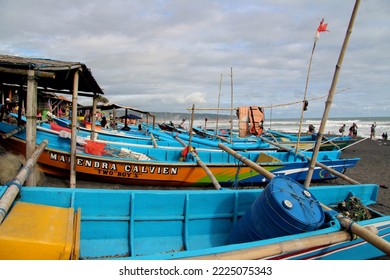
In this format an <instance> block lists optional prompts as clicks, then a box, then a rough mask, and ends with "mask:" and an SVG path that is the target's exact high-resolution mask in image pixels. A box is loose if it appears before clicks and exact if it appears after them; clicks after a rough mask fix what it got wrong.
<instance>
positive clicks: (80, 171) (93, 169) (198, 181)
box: [1, 136, 358, 187]
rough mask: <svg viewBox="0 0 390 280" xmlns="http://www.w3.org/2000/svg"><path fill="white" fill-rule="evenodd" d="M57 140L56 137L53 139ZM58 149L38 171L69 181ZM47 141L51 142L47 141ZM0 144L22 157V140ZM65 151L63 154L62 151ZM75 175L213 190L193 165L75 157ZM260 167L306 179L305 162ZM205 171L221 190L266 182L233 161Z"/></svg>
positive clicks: (342, 164) (317, 175) (335, 164)
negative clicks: (211, 176) (218, 184)
mask: <svg viewBox="0 0 390 280" xmlns="http://www.w3.org/2000/svg"><path fill="white" fill-rule="evenodd" d="M55 137H57V136H55ZM55 141H56V147H58V148H57V149H54V148H50V147H47V148H46V150H45V152H44V153H43V154H42V155H41V156H40V157H39V159H38V163H39V167H40V169H41V170H42V171H43V172H45V173H47V174H51V175H55V176H59V177H63V178H68V177H69V176H70V171H69V170H70V160H71V158H70V153H69V152H67V151H66V150H69V139H56V140H55ZM49 142H50V140H49ZM1 145H2V146H3V147H4V148H5V149H7V150H8V151H12V152H14V153H17V154H22V155H24V154H25V141H24V140H22V139H18V138H16V137H12V138H8V139H5V140H2V142H1ZM64 150H65V151H64ZM76 158H77V159H76V172H77V177H78V178H80V179H86V180H93V181H99V182H112V183H118V184H127V185H134V186H169V187H175V186H181V187H184V186H185V187H212V186H213V183H212V181H211V179H210V177H209V176H208V174H207V173H206V172H205V170H204V169H203V168H202V167H201V166H199V165H198V164H197V163H196V162H179V161H178V162H176V163H172V162H153V161H136V160H129V159H117V158H111V157H105V156H94V155H88V154H85V153H80V154H77V157H76ZM357 161H358V159H339V160H329V161H323V162H322V163H324V164H325V165H327V166H329V167H331V168H333V169H334V170H336V171H338V172H344V171H345V170H346V169H347V168H351V167H353V166H355V164H356V162H357ZM261 166H262V167H264V168H265V169H267V170H268V171H270V172H273V173H274V174H276V175H287V176H289V177H291V178H293V179H295V180H298V181H303V180H304V179H305V176H306V173H307V170H308V162H291V163H288V162H286V163H279V162H272V161H270V162H268V163H265V162H264V163H261ZM208 168H209V169H210V171H211V172H212V173H213V175H214V176H215V178H216V180H218V182H219V183H220V185H221V186H223V187H232V186H234V187H238V186H256V185H262V184H265V183H266V182H268V181H269V180H268V179H267V178H265V177H264V176H263V175H260V174H258V173H257V172H255V171H253V170H252V169H251V168H250V167H248V166H246V165H243V164H240V163H239V162H237V161H236V162H232V163H226V164H213V163H210V164H208ZM334 178H335V177H334V176H333V175H331V174H330V173H329V172H326V171H325V170H323V169H321V168H316V169H315V170H314V174H313V180H327V179H334Z"/></svg>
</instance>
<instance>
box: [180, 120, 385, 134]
mask: <svg viewBox="0 0 390 280" xmlns="http://www.w3.org/2000/svg"><path fill="white" fill-rule="evenodd" d="M174 123H175V124H178V122H177V121H174ZM216 123H217V122H216V119H214V118H213V117H209V118H208V120H207V122H206V121H205V120H204V119H203V120H199V119H196V120H194V126H195V127H205V126H206V128H209V129H214V128H215V127H216ZM353 123H355V124H356V125H357V127H358V137H363V138H366V137H370V132H371V125H372V124H373V123H376V128H375V138H376V139H381V138H382V133H384V132H387V133H389V132H390V117H338V118H328V119H327V122H326V126H325V130H324V134H340V132H339V128H340V126H342V125H343V124H345V133H344V135H348V133H349V127H350V126H351V125H352V124H353ZM237 124H238V120H237V117H236V116H234V119H233V129H236V128H237V127H238V125H237ZM320 124H321V118H305V119H303V121H302V125H301V132H302V133H305V132H307V130H308V127H309V125H313V126H314V127H315V131H316V132H318V130H319V128H320ZM184 126H188V122H186V123H185V124H184ZM299 127H300V118H278V119H276V118H275V119H267V118H266V119H265V121H264V130H267V129H272V130H277V131H283V132H292V133H297V132H299ZM218 128H221V129H223V128H225V129H228V128H230V121H229V119H226V116H223V119H220V120H219V121H218Z"/></svg>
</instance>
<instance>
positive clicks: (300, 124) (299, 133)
mask: <svg viewBox="0 0 390 280" xmlns="http://www.w3.org/2000/svg"><path fill="white" fill-rule="evenodd" d="M317 32H318V31H317ZM317 41H318V37H317V36H316V37H315V38H314V44H313V48H312V50H311V55H310V61H309V67H308V69H307V75H306V84H305V93H304V95H303V101H302V110H301V119H300V121H299V130H298V140H297V145H296V147H295V153H298V147H299V142H300V139H301V132H302V122H303V114H304V113H303V112H304V111H306V110H307V104H308V103H307V102H308V101H307V100H306V95H307V86H308V84H309V77H310V69H311V63H312V61H313V54H314V50H315V48H316V45H317Z"/></svg>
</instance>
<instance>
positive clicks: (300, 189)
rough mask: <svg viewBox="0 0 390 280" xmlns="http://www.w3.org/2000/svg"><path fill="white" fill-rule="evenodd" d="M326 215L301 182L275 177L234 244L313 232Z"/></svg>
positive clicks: (244, 218)
mask: <svg viewBox="0 0 390 280" xmlns="http://www.w3.org/2000/svg"><path fill="white" fill-rule="evenodd" d="M324 219H325V213H324V211H323V209H322V207H321V205H320V203H319V202H318V200H317V199H316V198H315V197H314V196H313V195H312V194H311V193H310V192H309V191H308V190H307V189H306V188H305V187H304V186H302V185H301V184H300V183H298V182H296V181H294V180H293V179H291V178H289V177H286V176H277V177H274V178H273V179H272V180H271V182H269V184H268V185H267V187H266V188H265V189H264V191H263V192H262V193H261V194H260V195H259V197H258V198H257V199H256V200H255V202H254V203H253V204H252V205H251V207H250V208H249V209H248V210H247V211H246V213H245V214H244V215H243V216H242V217H241V218H240V219H239V221H238V222H237V224H236V225H235V226H234V227H233V230H232V232H231V234H230V243H243V242H250V241H256V240H261V239H268V238H273V237H279V236H285V235H291V234H297V233H302V232H306V231H312V230H315V229H317V228H319V227H320V226H321V225H322V224H323V222H324Z"/></svg>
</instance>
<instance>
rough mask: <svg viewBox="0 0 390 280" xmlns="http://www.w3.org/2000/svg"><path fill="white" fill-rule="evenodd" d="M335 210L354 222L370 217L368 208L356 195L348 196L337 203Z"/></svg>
mask: <svg viewBox="0 0 390 280" xmlns="http://www.w3.org/2000/svg"><path fill="white" fill-rule="evenodd" d="M337 210H338V211H339V212H340V213H341V214H343V215H344V216H346V217H349V218H350V219H352V220H353V221H355V222H358V221H364V220H369V219H371V218H372V215H371V212H370V210H369V209H368V208H367V207H366V206H365V205H364V204H363V203H362V202H361V200H360V199H359V198H358V197H356V196H350V197H348V198H347V199H346V200H344V201H342V202H340V203H338V204H337Z"/></svg>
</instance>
